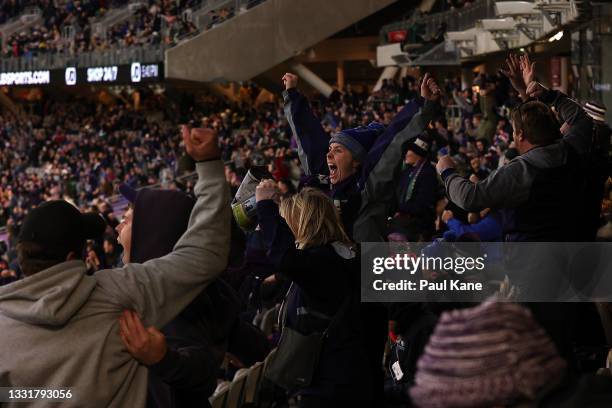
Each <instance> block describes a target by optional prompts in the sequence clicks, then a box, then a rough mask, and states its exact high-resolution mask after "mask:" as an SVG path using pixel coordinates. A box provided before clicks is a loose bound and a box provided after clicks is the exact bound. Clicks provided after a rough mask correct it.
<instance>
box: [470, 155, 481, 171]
mask: <svg viewBox="0 0 612 408" xmlns="http://www.w3.org/2000/svg"><path fill="white" fill-rule="evenodd" d="M470 166H472V169H473V170H474V171H478V170H479V169H480V159H479V158H478V157H474V158H473V159H472V160H470Z"/></svg>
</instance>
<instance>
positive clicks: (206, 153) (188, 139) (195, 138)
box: [181, 125, 221, 161]
mask: <svg viewBox="0 0 612 408" xmlns="http://www.w3.org/2000/svg"><path fill="white" fill-rule="evenodd" d="M181 131H182V133H183V141H184V142H185V150H186V151H187V154H188V155H189V156H191V158H192V159H193V160H195V161H204V160H213V159H218V158H220V157H221V152H220V151H219V145H218V141H217V133H216V132H215V131H214V130H212V129H210V128H193V129H192V128H190V127H189V126H187V125H183V126H182V127H181Z"/></svg>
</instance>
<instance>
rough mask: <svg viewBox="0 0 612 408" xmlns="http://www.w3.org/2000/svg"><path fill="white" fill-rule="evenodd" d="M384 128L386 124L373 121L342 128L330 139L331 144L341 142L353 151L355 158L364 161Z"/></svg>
mask: <svg viewBox="0 0 612 408" xmlns="http://www.w3.org/2000/svg"><path fill="white" fill-rule="evenodd" d="M384 130H385V126H384V125H382V124H380V123H378V122H372V123H370V124H369V125H368V126H359V127H356V128H353V129H345V130H341V131H340V132H338V133H336V134H335V135H333V136H332V137H331V139H329V144H332V143H339V144H341V145H342V146H344V147H346V148H347V149H348V150H349V151H350V152H351V154H352V155H353V159H355V160H356V161H358V162H363V161H364V160H365V157H366V155H367V153H368V152H369V151H370V149H371V148H372V146H373V145H374V142H375V141H376V138H378V136H379V135H380V134H381V133H382V132H383V131H384Z"/></svg>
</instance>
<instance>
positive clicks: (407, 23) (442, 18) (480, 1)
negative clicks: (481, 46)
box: [380, 0, 495, 44]
mask: <svg viewBox="0 0 612 408" xmlns="http://www.w3.org/2000/svg"><path fill="white" fill-rule="evenodd" d="M492 17H495V1H494V0H476V1H475V2H473V3H471V4H469V5H466V6H464V7H463V8H461V9H459V10H447V11H442V12H439V13H434V14H430V15H426V16H423V15H418V13H415V14H413V15H412V17H410V18H409V19H407V20H404V21H398V22H395V23H391V24H387V25H385V26H383V27H382V28H381V30H380V42H381V44H385V43H387V33H388V32H390V31H396V30H409V29H410V28H413V27H415V26H417V25H419V26H421V27H424V28H425V33H426V34H425V35H426V36H429V37H431V36H432V35H433V34H434V33H435V32H436V30H437V29H438V27H439V26H440V24H441V23H445V24H446V30H447V31H463V30H467V29H468V28H470V27H473V26H474V24H475V23H476V21H477V20H480V19H483V18H492Z"/></svg>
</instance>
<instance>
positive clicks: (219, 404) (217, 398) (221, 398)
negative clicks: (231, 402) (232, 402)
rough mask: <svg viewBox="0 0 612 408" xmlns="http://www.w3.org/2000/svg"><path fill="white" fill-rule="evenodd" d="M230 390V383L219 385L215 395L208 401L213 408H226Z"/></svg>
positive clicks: (225, 382)
mask: <svg viewBox="0 0 612 408" xmlns="http://www.w3.org/2000/svg"><path fill="white" fill-rule="evenodd" d="M229 389H230V383H229V381H224V382H222V383H220V384H219V385H217V389H216V390H215V393H214V394H213V395H212V397H210V398H209V399H208V402H210V405H211V406H212V408H224V407H225V402H226V400H227V395H228V392H229Z"/></svg>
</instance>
